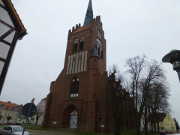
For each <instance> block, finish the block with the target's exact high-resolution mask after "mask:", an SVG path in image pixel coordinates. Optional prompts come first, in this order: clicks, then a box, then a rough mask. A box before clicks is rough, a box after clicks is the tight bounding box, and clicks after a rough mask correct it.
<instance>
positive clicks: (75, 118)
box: [70, 111, 78, 129]
mask: <svg viewBox="0 0 180 135" xmlns="http://www.w3.org/2000/svg"><path fill="white" fill-rule="evenodd" d="M77 122H78V115H77V111H73V112H72V113H71V115H70V128H73V129H76V128H77Z"/></svg>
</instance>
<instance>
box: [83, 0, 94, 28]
mask: <svg viewBox="0 0 180 135" xmlns="http://www.w3.org/2000/svg"><path fill="white" fill-rule="evenodd" d="M92 20H93V10H92V1H91V0H89V5H88V9H87V12H86V16H85V20H84V25H83V26H87V25H90V24H91V22H92Z"/></svg>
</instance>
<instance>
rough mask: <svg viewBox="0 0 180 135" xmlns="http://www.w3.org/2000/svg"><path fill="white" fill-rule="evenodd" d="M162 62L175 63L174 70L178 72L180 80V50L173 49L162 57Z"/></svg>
mask: <svg viewBox="0 0 180 135" xmlns="http://www.w3.org/2000/svg"><path fill="white" fill-rule="evenodd" d="M162 62H168V63H171V64H172V65H173V70H175V71H176V72H177V73H178V76H179V82H180V50H172V51H170V53H168V54H166V55H165V56H164V57H163V58H162Z"/></svg>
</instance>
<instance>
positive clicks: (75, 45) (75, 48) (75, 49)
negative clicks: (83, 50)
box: [73, 43, 77, 52]
mask: <svg viewBox="0 0 180 135" xmlns="http://www.w3.org/2000/svg"><path fill="white" fill-rule="evenodd" d="M73 51H74V52H76V51H77V43H75V44H74V48H73Z"/></svg>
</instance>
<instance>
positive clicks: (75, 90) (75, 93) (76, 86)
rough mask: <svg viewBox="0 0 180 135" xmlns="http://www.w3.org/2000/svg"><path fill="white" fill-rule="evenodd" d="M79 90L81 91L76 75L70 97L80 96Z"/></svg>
mask: <svg viewBox="0 0 180 135" xmlns="http://www.w3.org/2000/svg"><path fill="white" fill-rule="evenodd" d="M78 92H79V79H78V78H77V77H75V78H74V79H73V80H72V82H71V93H70V97H78Z"/></svg>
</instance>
